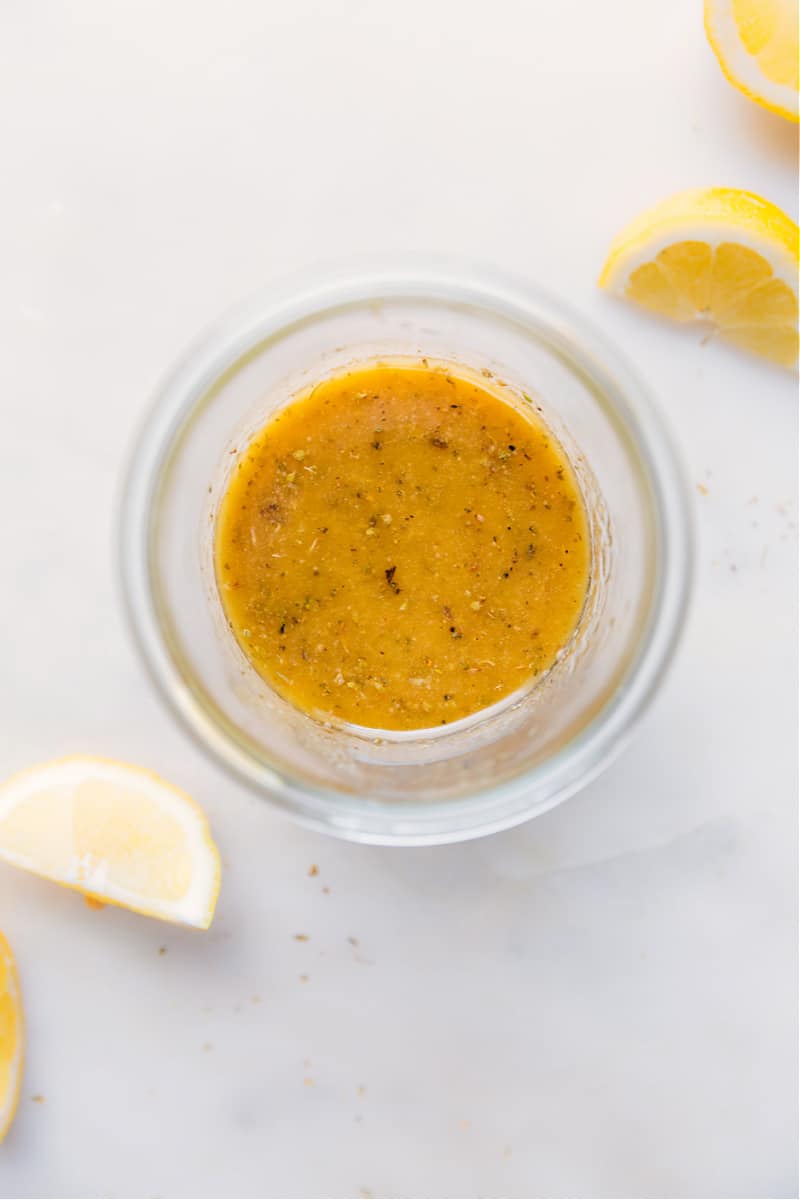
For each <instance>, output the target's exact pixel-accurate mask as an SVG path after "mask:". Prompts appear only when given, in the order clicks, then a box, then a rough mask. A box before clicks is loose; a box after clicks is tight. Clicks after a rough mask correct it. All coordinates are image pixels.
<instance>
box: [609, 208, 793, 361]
mask: <svg viewBox="0 0 800 1200" xmlns="http://www.w3.org/2000/svg"><path fill="white" fill-rule="evenodd" d="M599 283H600V286H601V287H603V288H606V289H607V290H608V291H610V292H612V293H614V294H615V295H617V296H622V297H624V298H625V299H628V300H633V301H634V302H635V303H637V304H640V305H642V306H643V307H644V308H648V309H651V310H652V311H653V312H656V313H659V314H660V315H661V316H664V317H669V318H670V319H672V320H674V321H703V322H706V323H709V324H711V325H712V326H714V327H715V328H716V329H717V331H718V332H719V333H720V335H721V336H722V337H724V338H726V339H727V340H728V341H731V342H735V343H736V344H737V345H739V346H742V347H744V348H745V349H748V350H751V351H754V352H755V353H757V354H761V355H763V356H764V357H766V358H769V359H771V360H772V361H773V362H777V363H780V364H781V365H782V366H787V367H793V366H796V364H797V354H798V229H797V226H796V225H795V223H794V222H793V221H792V220H791V219H790V218H789V217H787V216H786V214H785V213H783V212H782V211H781V210H780V209H779V208H777V207H776V206H775V205H774V204H770V203H769V202H768V201H767V200H763V199H762V198H761V197H760V196H756V195H753V194H752V193H750V192H742V191H738V190H736V189H733V188H706V189H699V190H694V191H688V192H681V193H680V194H679V195H677V196H672V197H671V198H670V199H669V200H666V201H664V202H663V203H662V204H659V205H657V206H656V207H655V208H652V209H648V210H647V212H645V213H642V215H641V216H639V217H638V218H636V220H634V221H632V222H631V224H630V225H628V226H627V227H626V228H625V229H624V230H623V231H622V233H621V234H620V235H619V236H618V237H617V238H616V239H615V241H614V243H613V245H612V247H611V251H610V253H609V256H608V258H607V260H606V263H605V266H604V267H603V270H602V273H601V275H600V280H599Z"/></svg>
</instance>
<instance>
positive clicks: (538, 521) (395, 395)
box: [215, 362, 590, 730]
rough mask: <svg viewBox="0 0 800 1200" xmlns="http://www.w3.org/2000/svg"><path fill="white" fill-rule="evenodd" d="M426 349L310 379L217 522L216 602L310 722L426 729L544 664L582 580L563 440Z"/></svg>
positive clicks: (584, 557) (571, 614)
mask: <svg viewBox="0 0 800 1200" xmlns="http://www.w3.org/2000/svg"><path fill="white" fill-rule="evenodd" d="M491 389H492V384H491V383H490V381H488V380H487V381H486V382H485V385H484V382H483V381H481V382H478V381H476V380H473V379H471V378H468V377H459V376H458V375H457V374H453V372H452V371H448V370H446V369H444V368H438V367H428V366H427V364H426V363H424V362H423V363H421V364H414V365H403V366H397V365H394V366H389V365H387V366H370V367H363V368H359V369H355V370H352V371H350V372H348V373H347V374H343V375H338V376H336V377H333V378H330V379H327V380H325V381H324V382H323V383H320V384H318V385H317V386H316V387H315V388H314V389H313V391H311V392H310V393H309V394H307V395H305V396H303V397H300V398H299V399H297V400H295V401H293V402H292V403H291V404H290V405H289V406H287V407H286V408H285V409H283V410H281V411H280V412H279V413H278V414H277V415H276V416H274V417H273V418H272V419H271V420H270V422H269V423H268V424H267V426H266V427H265V428H264V429H263V430H262V431H261V432H260V433H259V434H258V435H257V436H256V437H255V438H254V439H253V440H252V441H251V442H250V444H249V445H248V446H247V448H246V450H245V451H244V452H243V453H242V454H241V456H240V457H239V459H238V461H237V463H236V465H235V467H234V469H233V472H232V474H231V477H230V480H229V482H228V485H227V490H226V492H225V495H224V497H223V500H222V503H221V505H220V510H219V513H218V515H217V523H216V541H215V566H216V575H217V582H218V586H219V591H220V595H221V598H222V603H223V608H224V611H225V614H226V617H227V619H228V622H229V624H230V627H231V629H232V631H233V633H234V635H235V636H236V639H237V641H238V642H239V645H240V646H241V648H242V650H243V651H244V653H245V655H246V656H247V658H248V659H249V660H250V661H251V663H252V664H253V666H254V667H255V669H256V670H257V671H258V672H259V673H260V674H261V675H262V676H263V677H264V679H265V680H267V682H268V683H269V684H270V685H271V686H272V687H273V688H274V689H275V690H276V691H277V692H279V693H280V694H281V695H282V696H284V697H285V698H286V699H287V700H289V701H290V702H291V703H293V704H294V705H296V706H297V707H298V708H300V709H302V710H304V711H306V712H309V713H311V714H312V715H315V716H318V717H323V718H324V717H331V716H333V717H336V718H339V719H341V720H345V721H349V722H352V723H354V724H357V725H364V726H369V727H372V728H376V729H393V730H397V729H422V728H430V727H432V726H435V725H441V724H445V723H450V722H452V721H455V720H458V719H459V718H462V717H466V716H468V715H470V714H471V713H474V712H476V711H477V710H479V709H481V708H486V707H488V706H489V705H491V704H495V703H496V702H497V701H498V700H500V699H502V697H504V696H506V695H508V694H509V693H510V692H513V691H516V690H517V689H518V688H519V687H520V686H521V685H522V684H524V683H526V682H527V681H528V680H529V679H530V677H531V676H532V675H534V674H538V673H540V672H542V671H545V670H546V669H547V668H548V667H549V666H550V665H551V664H552V662H553V660H554V658H555V656H556V654H557V652H558V651H559V650H560V649H561V647H563V646H564V644H565V643H566V642H567V641H568V639H569V637H570V635H571V634H572V632H573V630H574V629H575V626H576V624H577V622H578V619H579V617H580V613H581V610H582V607H583V603H584V599H585V596H586V592H587V587H588V579H589V568H590V546H589V535H588V527H587V521H586V514H585V510H584V507H583V502H582V499H581V495H580V491H579V488H578V485H577V482H576V480H575V477H574V475H573V473H572V469H571V467H570V465H569V462H568V460H567V458H566V456H565V454H564V451H563V450H562V448H561V446H560V445H559V443H558V442H557V441H556V440H555V438H554V437H553V436H552V434H551V433H550V432H549V431H548V430H547V428H546V427H545V426H544V425H542V424H541V422H540V421H538V420H537V418H536V414H535V412H534V410H533V407H532V406H531V411H530V413H529V414H526V415H523V414H522V413H521V412H520V411H518V410H517V409H516V408H513V407H511V405H509V404H508V403H507V402H506V401H505V400H503V399H502V398H501V396H500V395H499V394H498V392H499V389H497V390H491Z"/></svg>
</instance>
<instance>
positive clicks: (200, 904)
mask: <svg viewBox="0 0 800 1200" xmlns="http://www.w3.org/2000/svg"><path fill="white" fill-rule="evenodd" d="M0 858H2V859H5V860H6V862H9V863H13V864H14V865H15V866H17V867H24V868H25V869H27V870H29V871H34V872H35V873H36V874H37V875H43V876H45V878H47V879H53V880H55V881H56V882H57V883H61V884H65V885H66V886H67V887H71V888H76V889H77V890H78V891H81V892H84V893H85V894H86V895H87V896H88V897H90V898H91V899H92V900H94V901H100V902H102V903H108V904H118V905H121V906H122V907H124V908H131V909H133V910H134V911H135V912H140V913H145V914H146V915H147V916H151V917H158V918H160V919H161V920H164V921H174V922H176V923H177V924H180V925H191V926H194V927H195V928H198V929H207V928H208V926H209V925H210V924H211V919H212V917H213V915H214V906H215V905H216V901H217V895H218V892H219V879H220V866H219V854H218V852H217V848H216V846H215V845H214V842H213V840H212V838H211V833H210V831H209V828H208V822H207V821H206V818H205V816H204V815H203V813H202V811H201V809H200V808H199V807H198V805H197V804H195V802H194V800H192V799H191V798H190V797H189V796H187V795H185V794H184V793H183V792H181V791H179V790H178V789H177V788H175V787H173V786H172V785H171V784H169V783H166V782H165V781H164V780H163V779H160V778H159V776H158V775H155V774H153V773H152V772H150V771H145V770H142V769H141V768H140V767H133V766H128V765H126V764H124V763H117V762H110V761H107V760H105V759H101V758H90V757H75V758H65V759H61V760H59V761H58V762H53V763H46V764H45V765H43V766H38V767H32V768H31V769H30V770H27V771H22V772H21V773H20V774H19V775H14V776H13V777H12V778H11V779H9V780H7V782H6V783H4V784H3V785H2V787H0Z"/></svg>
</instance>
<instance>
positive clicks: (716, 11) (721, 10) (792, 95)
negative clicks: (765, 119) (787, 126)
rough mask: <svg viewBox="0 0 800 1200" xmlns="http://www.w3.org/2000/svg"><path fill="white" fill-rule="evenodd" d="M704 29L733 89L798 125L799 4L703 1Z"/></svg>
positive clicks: (789, 0) (762, 0)
mask: <svg viewBox="0 0 800 1200" xmlns="http://www.w3.org/2000/svg"><path fill="white" fill-rule="evenodd" d="M705 25H706V36H707V37H708V40H709V42H710V43H711V47H712V49H713V51H714V53H715V54H716V56H717V58H718V59H719V65H720V66H721V67H722V70H723V71H724V73H725V75H726V76H727V78H728V79H729V80H730V82H731V83H732V84H733V86H734V87H737V88H738V89H739V91H740V92H744V94H745V96H749V98H750V99H751V100H755V102H756V103H757V104H761V105H763V107H764V108H768V109H770V110H771V111H772V112H776V113H780V115H781V116H782V117H788V118H789V120H790V121H796V120H797V116H798V105H797V95H798V84H799V83H800V81H799V80H798V68H799V66H800V63H799V62H798V58H799V56H800V50H799V49H798V32H797V30H798V4H797V0H705Z"/></svg>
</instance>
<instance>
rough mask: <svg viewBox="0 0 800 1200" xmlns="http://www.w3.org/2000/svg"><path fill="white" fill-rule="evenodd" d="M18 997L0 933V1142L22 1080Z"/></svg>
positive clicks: (11, 959) (14, 974)
mask: <svg viewBox="0 0 800 1200" xmlns="http://www.w3.org/2000/svg"><path fill="white" fill-rule="evenodd" d="M22 1058H23V1023H22V998H21V996H20V990H19V980H18V978H17V969H16V966H15V965H14V956H13V955H12V953H11V947H10V946H9V944H8V942H7V941H6V939H5V938H4V937H3V935H2V933H0V1142H2V1140H3V1138H4V1137H5V1136H6V1133H7V1132H8V1128H9V1126H10V1124H11V1122H12V1121H13V1120H14V1113H15V1112H16V1111H17V1101H18V1100H19V1085H20V1083H21V1081H22Z"/></svg>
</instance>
